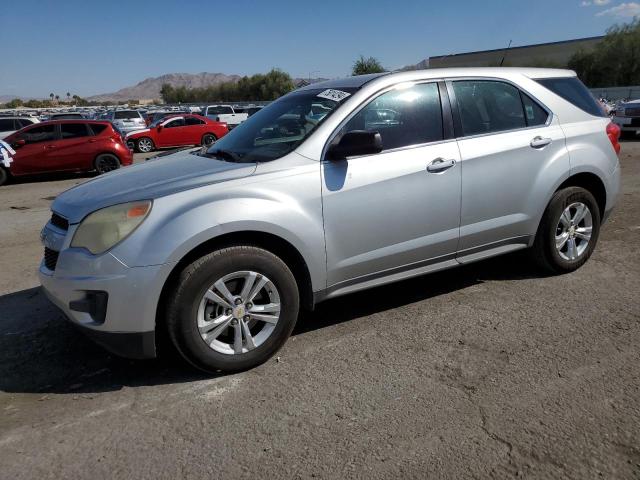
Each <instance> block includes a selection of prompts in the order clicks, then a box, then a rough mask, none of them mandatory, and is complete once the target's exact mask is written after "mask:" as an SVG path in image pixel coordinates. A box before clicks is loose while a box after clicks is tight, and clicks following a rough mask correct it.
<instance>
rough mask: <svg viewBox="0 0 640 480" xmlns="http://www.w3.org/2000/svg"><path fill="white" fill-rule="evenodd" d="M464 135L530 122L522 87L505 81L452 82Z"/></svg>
mask: <svg viewBox="0 0 640 480" xmlns="http://www.w3.org/2000/svg"><path fill="white" fill-rule="evenodd" d="M453 90H454V92H455V95H456V100H457V102H458V108H459V111H460V120H461V121H462V130H463V132H464V135H466V136H468V135H479V134H483V133H494V132H501V131H505V130H514V129H518V128H524V127H526V126H527V121H526V120H525V116H524V111H523V108H522V100H521V99H520V90H518V89H517V88H516V87H514V86H513V85H510V84H508V83H504V82H495V81H486V80H464V81H457V82H453Z"/></svg>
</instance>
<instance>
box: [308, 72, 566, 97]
mask: <svg viewBox="0 0 640 480" xmlns="http://www.w3.org/2000/svg"><path fill="white" fill-rule="evenodd" d="M514 73H515V74H521V75H524V76H526V77H529V78H536V79H538V78H559V77H575V76H576V73H575V72H574V71H572V70H565V69H557V68H522V67H465V68H428V69H424V70H407V71H403V72H393V73H391V72H385V73H372V74H368V75H356V76H353V77H346V78H339V79H335V80H327V81H324V82H318V83H312V84H310V85H307V86H305V87H302V88H299V89H298V90H296V91H298V92H299V91H305V90H316V89H321V88H334V89H337V90H339V89H341V88H360V87H362V86H363V85H365V84H366V83H369V82H371V81H373V80H377V79H379V78H381V77H384V79H385V82H392V81H393V80H395V79H397V81H399V82H401V81H402V80H403V79H404V78H405V77H406V78H407V79H409V78H414V77H415V76H416V75H417V74H419V75H420V77H421V78H424V79H429V78H443V77H501V76H503V75H504V74H514Z"/></svg>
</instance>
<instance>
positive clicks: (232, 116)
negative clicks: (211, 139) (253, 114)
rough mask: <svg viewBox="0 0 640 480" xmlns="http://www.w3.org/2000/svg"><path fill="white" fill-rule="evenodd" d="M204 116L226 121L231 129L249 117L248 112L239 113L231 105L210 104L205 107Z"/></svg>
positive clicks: (217, 120)
mask: <svg viewBox="0 0 640 480" xmlns="http://www.w3.org/2000/svg"><path fill="white" fill-rule="evenodd" d="M204 116H205V117H207V118H210V119H211V120H214V121H216V122H224V123H226V124H227V127H228V128H229V130H231V129H232V128H234V127H237V126H238V125H240V124H241V123H242V122H244V121H245V120H246V119H247V118H249V114H248V113H237V112H236V111H235V109H234V108H233V107H232V106H231V105H209V106H208V107H206V108H205V109H204Z"/></svg>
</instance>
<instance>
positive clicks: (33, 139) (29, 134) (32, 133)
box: [20, 125, 56, 143]
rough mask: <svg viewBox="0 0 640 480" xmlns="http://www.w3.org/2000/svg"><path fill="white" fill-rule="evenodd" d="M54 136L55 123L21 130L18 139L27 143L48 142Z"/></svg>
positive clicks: (53, 138)
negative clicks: (24, 130)
mask: <svg viewBox="0 0 640 480" xmlns="http://www.w3.org/2000/svg"><path fill="white" fill-rule="evenodd" d="M55 138H56V127H55V125H42V126H38V127H33V128H30V129H29V130H27V131H26V132H23V133H22V134H21V135H20V139H21V140H24V141H26V142H27V143H40V142H50V141H52V140H55Z"/></svg>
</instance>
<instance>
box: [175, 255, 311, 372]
mask: <svg viewBox="0 0 640 480" xmlns="http://www.w3.org/2000/svg"><path fill="white" fill-rule="evenodd" d="M298 309H299V294H298V287H297V284H296V281H295V278H294V277H293V274H292V273H291V271H290V270H289V268H288V267H287V265H286V264H285V263H284V262H283V261H282V260H281V259H280V258H278V257H276V256H275V255H273V254H272V253H271V252H268V251H266V250H263V249H261V248H257V247H250V246H235V247H229V248H224V249H221V250H217V251H215V252H213V253H210V254H208V255H206V256H204V257H202V258H200V259H198V260H196V261H195V262H193V263H192V264H191V265H189V266H187V267H186V268H185V269H184V270H183V271H182V272H181V274H180V276H179V278H178V281H177V285H176V287H175V290H174V292H173V293H172V294H171V296H170V298H169V301H168V305H167V315H166V322H167V330H168V332H169V336H170V338H171V340H172V342H173V344H174V345H175V346H176V348H177V350H178V351H179V352H180V353H181V354H182V356H183V357H184V358H185V359H186V360H187V361H189V362H190V363H191V364H193V365H194V366H196V367H197V368H199V369H201V370H205V371H207V372H219V371H223V372H237V371H241V370H246V369H249V368H252V367H255V366H257V365H259V364H261V363H263V362H265V361H266V360H268V359H269V358H270V357H271V356H273V354H274V353H275V352H277V351H278V350H279V349H280V347H282V345H284V343H285V341H286V340H287V338H289V335H290V334H291V331H292V330H293V327H294V326H295V323H296V320H297V318H298Z"/></svg>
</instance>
